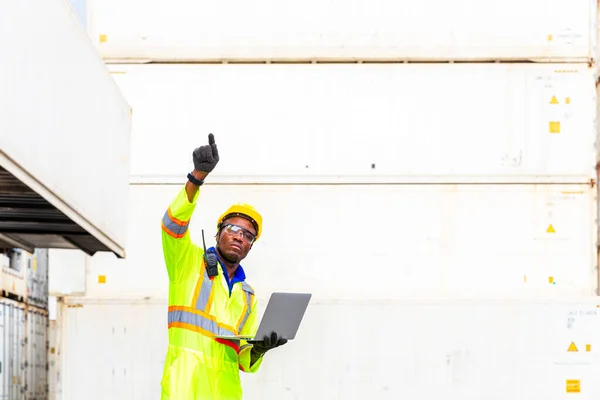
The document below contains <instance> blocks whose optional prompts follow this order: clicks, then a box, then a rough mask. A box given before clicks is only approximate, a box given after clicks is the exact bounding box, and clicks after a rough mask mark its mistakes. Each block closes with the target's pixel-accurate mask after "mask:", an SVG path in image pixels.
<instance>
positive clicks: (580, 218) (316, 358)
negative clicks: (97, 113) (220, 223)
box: [56, 0, 600, 400]
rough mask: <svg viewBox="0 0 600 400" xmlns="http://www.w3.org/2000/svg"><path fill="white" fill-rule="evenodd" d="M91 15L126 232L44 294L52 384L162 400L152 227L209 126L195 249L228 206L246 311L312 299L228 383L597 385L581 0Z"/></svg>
mask: <svg viewBox="0 0 600 400" xmlns="http://www.w3.org/2000/svg"><path fill="white" fill-rule="evenodd" d="M88 4H89V9H88V13H87V14H88V16H89V17H90V20H89V21H88V23H87V27H88V31H89V33H90V37H91V39H92V40H93V41H94V43H96V45H97V47H98V50H99V52H100V54H101V55H102V56H103V57H104V59H105V61H106V62H107V64H108V68H109V69H110V70H111V71H112V72H113V77H114V79H115V81H116V82H117V84H118V85H119V87H120V88H121V90H122V92H123V94H124V96H125V98H126V99H127V101H128V102H129V103H130V104H131V105H132V107H133V137H134V142H133V158H132V165H131V169H132V174H133V176H132V186H131V203H130V210H131V215H130V221H131V222H130V227H131V228H130V234H129V241H128V243H129V248H128V251H127V259H126V260H117V259H115V258H113V257H109V256H104V255H97V256H95V257H93V258H90V259H88V260H87V263H86V266H85V269H86V271H87V274H88V275H87V277H86V280H85V285H84V286H85V294H84V295H81V296H68V297H66V298H65V302H66V304H65V305H64V308H63V315H64V320H63V321H62V324H61V326H62V327H63V328H64V333H63V335H62V336H61V339H60V340H61V342H60V346H61V348H62V350H63V352H64V363H62V364H61V368H62V370H61V376H62V377H65V378H64V380H62V381H61V385H62V388H63V389H62V393H63V397H62V398H63V399H65V400H66V399H69V400H70V399H79V398H87V399H91V400H93V399H101V398H132V399H137V398H139V399H143V398H153V397H156V396H158V393H160V378H161V373H162V367H163V360H164V354H165V351H166V346H167V327H166V323H165V321H166V313H167V286H168V282H167V279H168V278H167V274H166V271H165V267H164V262H163V257H162V253H161V240H160V220H161V218H162V215H163V213H164V211H165V210H166V208H167V206H168V204H169V203H170V201H171V200H172V199H173V198H174V196H175V195H176V194H177V192H178V191H179V190H180V189H181V188H182V186H183V184H184V182H185V176H186V174H187V172H189V171H190V170H191V168H193V165H192V160H191V152H192V150H193V149H194V148H195V147H197V146H200V145H203V144H206V142H207V134H208V133H209V132H212V133H214V134H215V137H216V141H217V144H218V146H219V150H220V155H221V161H220V162H219V165H218V166H217V168H216V169H215V171H214V172H213V173H211V175H210V177H209V178H208V179H207V183H206V184H205V185H204V186H202V189H201V195H200V198H199V203H198V207H197V208H196V213H195V215H194V217H193V218H192V221H191V225H190V234H191V237H192V240H194V241H195V242H196V243H201V229H204V230H205V231H207V232H208V234H207V235H206V237H207V238H210V237H212V236H213V235H214V229H215V224H216V219H217V217H218V216H219V215H220V214H221V213H222V212H223V210H225V209H226V208H227V207H228V206H229V205H230V204H231V203H232V202H238V201H241V202H249V203H251V204H253V205H254V206H256V207H257V208H258V209H259V210H260V211H261V212H262V213H263V217H264V228H265V231H264V234H263V236H262V237H261V239H260V240H259V241H258V242H257V243H256V244H255V245H254V246H253V249H252V251H251V253H250V255H249V256H248V257H247V259H246V260H245V261H244V262H243V263H242V264H243V265H244V268H245V270H246V274H247V275H248V281H249V283H250V284H251V285H252V286H253V287H254V288H255V290H256V292H257V294H258V297H259V301H260V302H261V313H262V310H264V307H265V305H266V300H267V299H268V297H269V295H270V293H272V292H274V291H297V292H311V293H313V300H312V303H311V305H310V307H309V310H308V311H307V313H306V316H305V319H304V321H303V323H302V325H301V327H300V331H299V333H298V336H297V337H296V339H295V340H294V341H291V342H290V343H289V344H288V345H286V347H284V348H282V349H278V350H276V351H274V352H273V353H272V354H269V356H268V359H266V360H265V361H266V362H265V363H264V364H263V366H262V367H261V371H260V372H259V373H258V374H256V375H245V374H244V375H243V383H244V390H245V397H244V398H248V399H282V398H315V399H316V398H320V399H321V398H322V399H361V398H376V399H398V398H410V399H430V398H446V399H456V400H458V399H461V400H462V399H482V398H486V399H514V398H532V399H533V398H536V399H538V398H540V399H541V398H544V399H561V398H564V396H565V395H566V394H570V393H578V394H579V396H578V398H581V399H586V400H588V399H589V400H591V399H596V398H598V396H600V383H599V382H598V380H597V379H596V378H595V376H597V375H598V373H600V364H599V362H598V354H599V353H598V349H600V308H599V307H600V300H599V299H598V297H597V294H598V292H597V291H598V273H597V265H598V264H597V248H596V245H597V210H598V204H597V175H596V170H595V167H596V159H597V157H596V148H595V143H596V136H597V111H596V110H597V104H596V99H597V95H596V84H595V82H596V80H597V65H596V61H595V60H596V59H597V53H596V44H597V42H596V29H597V27H596V18H597V8H596V2H595V1H591V0H551V1H548V0H531V1H527V2H517V1H516V0H510V1H504V2H501V3H498V2H494V1H491V0H484V1H482V0H461V1H452V2H447V1H442V0H429V1H424V2H423V1H422V2H414V1H412V2H408V1H392V0H381V1H375V2H374V1H366V0H352V1H350V2H348V1H341V0H332V1H328V2H325V3H324V2H322V1H316V0H314V1H312V0H311V1H308V2H306V1H304V2H291V1H283V2H282V1H274V0H260V1H258V2H243V1H234V2H233V3H232V2H227V3H223V2H198V1H192V0H176V1H170V2H168V3H167V2H162V3H161V2H146V1H141V0H122V1H119V2H107V1H92V2H89V3H88ZM205 233H206V232H205ZM211 244H212V243H208V242H207V245H211ZM69 286H70V287H72V286H73V285H69ZM78 286H79V287H81V286H82V285H78ZM56 294H57V295H61V293H60V292H57V293H56ZM65 294H66V293H65ZM140 337H143V338H144V341H145V342H142V341H140ZM146 341H147V342H146ZM574 349H576V351H575V350H574ZM84 363H93V364H94V365H96V367H95V368H96V369H95V375H94V376H92V375H90V374H89V371H87V370H85V369H82V368H81V365H83V364H84Z"/></svg>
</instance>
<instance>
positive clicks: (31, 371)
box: [25, 307, 89, 400]
mask: <svg viewBox="0 0 600 400" xmlns="http://www.w3.org/2000/svg"><path fill="white" fill-rule="evenodd" d="M48 325H49V324H48V312H47V311H46V310H43V309H37V308H35V307H28V308H27V340H26V341H25V343H26V352H27V355H26V357H27V358H26V360H27V361H26V365H25V366H26V368H25V371H26V376H27V381H26V382H27V385H26V395H27V397H26V400H45V399H48ZM88 365H89V364H88Z"/></svg>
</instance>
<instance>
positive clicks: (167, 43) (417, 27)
mask: <svg viewBox="0 0 600 400" xmlns="http://www.w3.org/2000/svg"><path fill="white" fill-rule="evenodd" d="M87 2H88V13H87V15H88V16H89V18H90V20H89V21H88V25H87V26H88V32H89V34H90V35H91V37H92V40H93V42H94V43H95V44H96V45H97V46H98V49H99V51H100V54H101V55H102V56H103V57H104V58H105V59H109V60H114V59H125V60H134V59H135V60H150V61H219V60H284V61H287V60H294V61H296V60H326V61H328V60H350V61H352V60H390V59H391V60H488V59H498V60H536V61H540V60H541V61H546V60H558V59H568V60H577V61H584V62H585V61H588V60H591V59H595V57H594V54H595V49H594V48H595V43H596V37H595V36H596V30H595V26H596V2H595V1H593V0H528V1H526V2H521V1H518V0H506V1H503V2H496V1H492V0H460V1H444V0H428V1H394V0H377V1H373V0H368V1H367V0H328V1H326V2H323V1H320V0H307V1H302V2H297V1H289V0H288V1H285V0H284V1H281V0H259V1H253V2H247V1H228V2H219V1H216V2H209V1H196V0H170V1H168V2H167V1H166V0H88V1H87Z"/></svg>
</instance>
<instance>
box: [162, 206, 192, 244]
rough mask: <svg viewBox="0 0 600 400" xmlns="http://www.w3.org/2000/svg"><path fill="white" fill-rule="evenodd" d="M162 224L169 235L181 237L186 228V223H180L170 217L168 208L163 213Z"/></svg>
mask: <svg viewBox="0 0 600 400" xmlns="http://www.w3.org/2000/svg"><path fill="white" fill-rule="evenodd" d="M162 222H163V226H164V227H165V229H166V230H167V233H169V234H171V236H175V237H178V238H179V237H182V236H183V235H184V234H185V233H186V232H187V230H188V223H187V222H183V221H181V223H177V222H175V221H173V220H172V219H171V217H170V216H169V210H167V211H165V214H164V215H163V221H162Z"/></svg>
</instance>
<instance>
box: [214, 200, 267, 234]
mask: <svg viewBox="0 0 600 400" xmlns="http://www.w3.org/2000/svg"><path fill="white" fill-rule="evenodd" d="M231 217H242V218H245V219H247V220H248V221H250V222H251V223H252V225H254V229H256V240H258V238H259V237H260V234H261V233H262V216H261V215H260V214H259V213H258V211H256V209H255V208H254V207H252V206H251V205H249V204H242V203H237V204H234V205H232V206H231V207H229V209H227V211H225V212H224V213H223V214H221V216H220V217H219V220H218V221H217V229H221V224H222V223H223V221H224V220H226V219H227V218H231Z"/></svg>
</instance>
